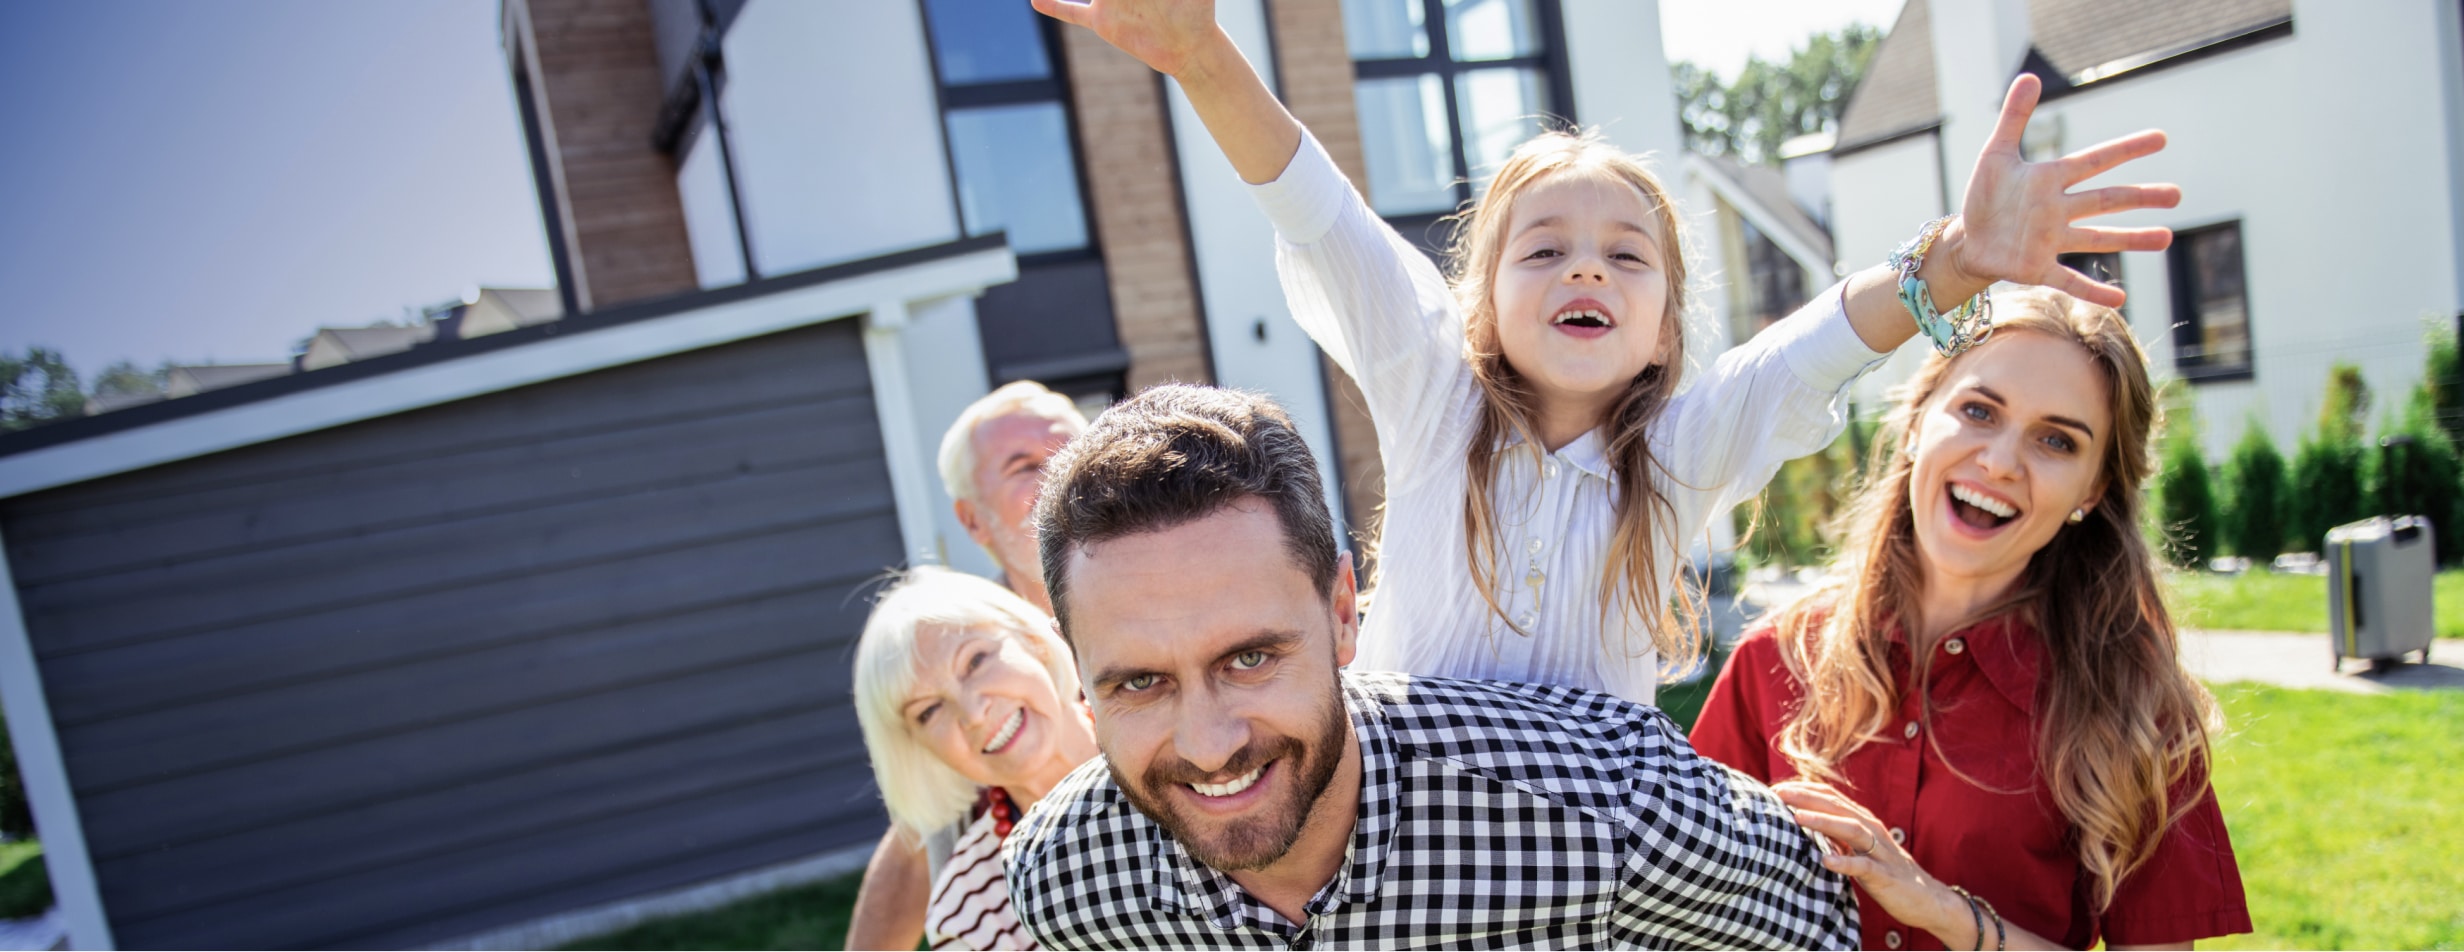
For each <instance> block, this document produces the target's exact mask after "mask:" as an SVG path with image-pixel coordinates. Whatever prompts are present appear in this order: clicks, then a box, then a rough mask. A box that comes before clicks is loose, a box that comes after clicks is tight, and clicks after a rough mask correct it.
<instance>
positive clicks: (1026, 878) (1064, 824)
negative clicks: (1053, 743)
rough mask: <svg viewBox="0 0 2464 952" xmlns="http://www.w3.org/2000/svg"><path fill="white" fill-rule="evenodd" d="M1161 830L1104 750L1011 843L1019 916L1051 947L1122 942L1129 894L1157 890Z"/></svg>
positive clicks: (1007, 850)
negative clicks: (1116, 776) (1117, 778)
mask: <svg viewBox="0 0 2464 952" xmlns="http://www.w3.org/2000/svg"><path fill="white" fill-rule="evenodd" d="M1154 835H1155V829H1154V826H1153V821H1151V820H1148V819H1147V818H1146V815H1145V814H1142V813H1139V812H1138V810H1137V808H1136V807H1134V806H1132V805H1131V804H1130V802H1129V798H1128V797H1126V796H1124V795H1123V794H1122V793H1121V788H1120V787H1119V786H1118V785H1117V784H1115V783H1113V780H1112V771H1111V768H1110V767H1108V766H1107V765H1106V764H1105V762H1104V759H1103V758H1102V757H1097V758H1095V759H1093V760H1089V761H1087V762H1086V763H1084V764H1081V765H1079V767H1078V769H1076V770H1073V771H1071V772H1070V774H1069V776H1068V777H1066V778H1063V779H1062V781H1061V782H1060V783H1059V784H1058V785H1056V786H1054V787H1053V788H1052V790H1051V791H1050V792H1048V793H1046V794H1045V795H1044V798H1043V799H1042V800H1040V801H1037V803H1036V804H1035V806H1034V808H1032V809H1030V810H1028V811H1027V814H1026V816H1024V817H1022V818H1020V819H1019V821H1018V825H1017V826H1016V827H1015V828H1014V829H1012V830H1011V831H1010V836H1009V840H1008V842H1007V843H1005V844H1003V847H1002V861H1003V866H1004V868H1005V870H1006V871H1007V873H1008V877H1009V887H1010V899H1011V909H1012V911H1013V913H1014V914H1015V915H1016V916H1017V917H1018V921H1019V923H1020V924H1022V925H1024V926H1026V928H1027V931H1028V932H1029V933H1031V934H1032V935H1034V936H1035V938H1036V940H1037V942H1038V943H1040V944H1042V945H1045V946H1047V947H1062V948H1080V947H1099V946H1102V947H1113V946H1118V945H1120V944H1121V943H1119V942H1117V941H1112V940H1116V939H1120V938H1122V936H1119V935H1114V933H1116V932H1119V931H1120V930H1122V929H1123V928H1124V926H1125V923H1126V921H1127V920H1126V919H1125V917H1124V916H1123V915H1122V913H1123V911H1124V910H1123V907H1122V904H1121V897H1124V896H1140V895H1144V894H1146V893H1147V892H1148V891H1149V890H1148V886H1149V884H1150V882H1151V866H1152V864H1153V863H1154V862H1155V858H1156V857H1155V850H1154V841H1153V837H1154ZM1129 918H1134V917H1129Z"/></svg>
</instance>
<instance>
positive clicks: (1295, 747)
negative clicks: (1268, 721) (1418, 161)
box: [1146, 737, 1301, 790]
mask: <svg viewBox="0 0 2464 952" xmlns="http://www.w3.org/2000/svg"><path fill="white" fill-rule="evenodd" d="M1300 752H1301V746H1300V741H1298V740H1295V739H1293V738H1291V737H1277V738H1275V739H1273V740H1268V741H1259V740H1252V741H1250V742H1249V743H1247V744H1245V745H1242V747H1241V749H1239V750H1237V751H1234V752H1233V753H1232V756H1231V758H1230V759H1228V760H1225V761H1224V764H1223V766H1221V767H1217V768H1215V769H1213V770H1200V769H1198V765H1196V764H1193V763H1190V762H1189V761H1187V760H1183V759H1181V758H1180V757H1177V756H1174V757H1171V758H1169V759H1165V758H1157V759H1156V760H1155V762H1153V763H1150V764H1148V765H1147V768H1146V785H1147V789H1150V790H1159V789H1162V788H1163V787H1164V786H1165V785H1166V784H1175V783H1182V784H1199V783H1225V782H1228V781H1232V780H1237V779H1240V778H1241V777H1243V776H1246V775H1248V773H1249V772H1250V771H1252V770H1256V769H1257V768H1258V767H1260V766H1261V765H1264V764H1267V763H1270V762H1272V761H1274V760H1276V759H1277V758H1280V757H1284V756H1286V755H1297V754H1299V753H1300Z"/></svg>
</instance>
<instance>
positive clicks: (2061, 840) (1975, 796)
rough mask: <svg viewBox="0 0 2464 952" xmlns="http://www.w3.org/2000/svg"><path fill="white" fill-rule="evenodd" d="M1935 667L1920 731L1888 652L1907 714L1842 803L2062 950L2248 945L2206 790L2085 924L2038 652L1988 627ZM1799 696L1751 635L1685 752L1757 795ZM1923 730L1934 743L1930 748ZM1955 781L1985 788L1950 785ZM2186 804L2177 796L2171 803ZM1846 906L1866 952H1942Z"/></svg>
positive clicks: (1894, 923)
mask: <svg viewBox="0 0 2464 952" xmlns="http://www.w3.org/2000/svg"><path fill="white" fill-rule="evenodd" d="M1934 651H1935V653H1936V657H1935V658H1934V666H1933V675H1932V678H1933V695H1934V716H1933V720H1932V723H1931V724H1930V725H1928V724H1924V723H1922V722H1920V720H1919V718H1918V702H1917V698H1916V697H1915V695H1914V694H1913V693H1912V692H1911V691H1909V690H1908V685H1909V683H1910V679H1911V678H1912V677H1913V673H1912V671H1911V668H1910V660H1909V657H1908V654H1909V650H1908V646H1907V644H1906V643H1905V642H1904V641H1901V642H1895V643H1894V644H1893V645H1892V646H1891V670H1892V672H1893V674H1894V676H1895V677H1896V678H1897V680H1898V683H1899V686H1900V687H1899V692H1898V693H1899V694H1900V696H1901V697H1903V698H1905V700H1904V701H1903V702H1902V703H1901V705H1900V709H1899V711H1898V713H1897V714H1895V715H1894V717H1893V719H1892V720H1891V721H1890V722H1888V723H1887V724H1886V726H1885V727H1884V729H1883V733H1882V736H1881V737H1879V738H1877V739H1875V740H1872V741H1868V742H1867V743H1866V744H1865V746H1863V747H1859V748H1857V749H1856V750H1855V751H1853V752H1851V753H1850V754H1849V755H1848V756H1847V757H1846V758H1845V759H1844V760H1843V761H1842V762H1841V763H1840V765H1839V773H1840V777H1841V780H1842V781H1844V782H1843V783H1842V784H1841V786H1842V788H1843V792H1845V793H1846V794H1847V795H1848V796H1849V797H1850V798H1851V799H1854V800H1855V801H1856V802H1857V803H1859V804H1861V805H1863V806H1864V807H1865V808H1866V809H1867V810H1871V811H1873V814H1874V816H1875V817H1876V818H1878V819H1880V820H1881V821H1882V823H1883V824H1884V825H1885V826H1886V827H1888V828H1889V829H1890V832H1891V836H1892V838H1893V839H1896V840H1899V841H1900V842H1901V843H1902V844H1903V845H1904V846H1905V848H1906V849H1907V850H1908V852H1909V854H1910V855H1911V856H1913V857H1915V858H1916V862H1917V865H1918V866H1920V867H1923V868H1924V869H1925V871H1926V872H1928V873H1930V874H1932V875H1933V877H1934V878H1935V879H1938V880H1941V881H1942V882H1945V883H1949V884H1952V885H1957V886H1963V887H1966V888H1967V889H1968V891H1970V892H1972V893H1975V894H1976V895H1978V896H1980V897H1982V898H1984V899H1985V900H1986V901H1988V902H1991V903H1992V904H1993V906H1994V909H1995V910H1996V911H1998V912H2000V913H2001V914H2002V917H2003V918H2004V919H2005V920H2008V921H2009V922H2010V923H2012V924H2014V925H2018V926H2021V927H2023V928H2026V929H2027V930H2028V931H2031V932H2034V933H2036V934H2037V935H2040V936H2044V937H2045V938H2047V939H2051V940H2054V941H2057V942H2060V943H2062V944H2063V946H2064V947H2065V948H2072V949H2085V948H2088V947H2089V946H2091V945H2093V944H2094V943H2095V942H2096V941H2097V940H2098V939H2100V938H2101V939H2103V940H2104V941H2105V942H2107V943H2108V944H2119V945H2154V944H2159V943H2168V942H2186V941H2190V940H2193V939H2203V938H2208V937H2212V936H2220V935H2230V934H2233V933H2237V932H2248V931H2250V912H2249V906H2248V904H2247V902H2245V901H2244V900H2243V898H2242V880H2241V871H2240V868H2239V867H2238V866H2236V865H2235V864H2234V862H2233V844H2232V841H2231V840H2230V839H2228V838H2227V837H2226V835H2225V828H2224V815H2223V813H2222V812H2221V811H2219V810H2218V809H2217V807H2216V794H2215V790H2214V788H2212V787H2210V786H2209V785H2207V784H2206V783H2205V782H2204V780H2202V781H2201V782H2200V783H2199V784H2198V786H2197V788H2196V795H2197V796H2198V798H2199V802H2198V805H2197V806H2195V807H2193V808H2191V811H2190V813H2189V814H2188V815H2186V816H2184V817H2183V818H2182V820H2181V821H2180V822H2179V823H2176V824H2174V825H2173V826H2172V827H2171V828H2169V829H2167V830H2166V831H2165V834H2164V839H2163V841H2162V842H2161V843H2160V844H2159V845H2158V847H2157V850H2156V855H2155V856H2154V857H2153V858H2151V859H2150V860H2148V862H2147V865H2145V866H2142V867H2140V868H2139V870H2138V871H2137V872H2135V873H2133V874H2131V876H2130V877H2129V878H2128V879H2125V880H2123V882H2122V885H2121V888H2119V889H2118V890H2116V891H2115V893H2114V897H2113V904H2112V905H2111V906H2110V907H2108V908H2106V909H2105V911H2104V913H2103V914H2102V915H2098V914H2096V913H2095V912H2093V911H2092V909H2093V907H2092V905H2091V901H2092V899H2093V895H2092V893H2091V891H2090V887H2089V884H2088V879H2087V876H2086V874H2085V871H2084V870H2083V869H2082V868H2081V866H2080V864H2079V858H2078V854H2077V853H2075V852H2074V851H2073V848H2072V846H2071V843H2070V841H2069V833H2070V824H2069V822H2068V821H2066V820H2064V819H2063V817H2062V814H2061V811H2059V810H2057V809H2056V808H2055V807H2054V802H2053V793H2052V789H2051V787H2049V786H2048V785H2047V784H2046V782H2045V778H2044V777H2043V776H2042V775H2040V774H2039V773H2038V772H2037V771H2036V769H2035V766H2036V732H2035V726H2034V717H2035V707H2036V681H2037V676H2038V672H2040V671H2042V670H2043V658H2044V645H2043V642H2041V641H2040V640H2038V638H2037V637H2036V634H2035V632H2034V630H2033V629H2031V628H2028V627H2026V626H2025V625H2023V624H2021V623H2019V622H2017V621H2012V620H1998V621H1989V622H1985V623H1983V624H1979V625H1976V626H1973V627H1970V628H1967V629H1965V630H1962V631H1958V632H1954V633H1952V634H1951V635H1950V636H1948V637H1945V638H1943V639H1942V641H1941V643H1940V644H1939V645H1937V646H1936V647H1935V648H1934ZM1803 692H1804V686H1803V685H1802V684H1801V683H1800V682H1799V681H1798V680H1797V679H1796V677H1795V676H1794V675H1791V674H1790V673H1789V672H1788V667H1787V664H1786V663H1785V662H1784V661H1783V660H1782V659H1781V658H1780V651H1779V643H1778V642H1777V641H1776V640H1775V639H1774V638H1773V636H1772V630H1771V628H1770V626H1768V625H1765V626H1763V627H1760V628H1758V629H1756V630H1755V631H1753V632H1751V633H1749V634H1747V635H1746V636H1745V640H1744V641H1743V642H1742V643H1740V644H1739V645H1738V646H1737V651H1736V653H1735V655H1733V656H1732V657H1730V658H1729V661H1728V667H1727V668H1726V669H1725V670H1723V671H1721V672H1720V677H1719V681H1718V682H1717V683H1716V684H1714V685H1713V686H1712V688H1711V696H1710V698H1709V699H1708V700H1706V701H1705V702H1704V704H1703V711H1702V716H1701V718H1700V719H1699V720H1697V721H1696V722H1695V724H1694V731H1693V742H1694V747H1695V749H1696V750H1698V751H1700V752H1701V753H1702V754H1703V755H1705V756H1708V757H1711V758H1713V759H1715V760H1718V761H1720V762H1721V763H1725V764H1727V765H1729V766H1731V767H1735V768H1737V769H1738V770H1741V771H1744V772H1745V773H1747V774H1750V775H1752V776H1754V777H1756V778H1758V779H1760V780H1762V781H1763V782H1765V783H1776V782H1779V781H1782V780H1788V779H1791V778H1794V777H1795V776H1796V775H1797V774H1796V771H1795V769H1793V768H1792V767H1790V766H1789V763H1788V760H1787V758H1785V757H1783V756H1781V755H1780V752H1779V750H1778V748H1776V747H1775V746H1773V744H1772V738H1774V737H1776V736H1777V735H1778V733H1779V730H1780V728H1781V726H1782V725H1783V724H1784V723H1785V721H1786V718H1787V716H1788V713H1789V711H1791V710H1792V709H1794V708H1795V707H1796V705H1797V704H1798V702H1799V700H1800V698H1802V696H1803ZM1927 730H1932V731H1935V732H1938V734H1939V736H1937V737H1934V738H1928V737H1926V736H1925V732H1926V731H1927ZM1953 766H1956V767H1957V768H1958V769H1959V771H1960V772H1963V773H1965V774H1967V775H1968V776H1969V777H1973V778H1975V779H1976V780H1977V781H1981V782H1982V783H1983V784H1984V785H1985V786H1979V785H1978V784H1976V783H1971V782H1970V781H1968V780H1966V779H1962V778H1961V776H1960V775H1959V773H1954V772H1952V769H1951V768H1952V767H1953ZM1987 787H1991V788H1993V789H1987ZM1997 791H2009V792H1997ZM2189 792H2190V790H2189V788H2187V787H2186V788H2184V789H2183V790H2181V791H2178V792H2177V793H2176V796H2181V795H2185V794H2188V793H2189ZM1857 900H1858V903H1859V905H1860V906H1861V907H1862V909H1861V912H1862V920H1863V922H1864V929H1865V932H1864V941H1865V947H1866V948H1869V949H1939V948H1942V944H1941V941H1940V940H1939V939H1937V938H1935V937H1934V936H1933V935H1931V934H1929V933H1927V932H1925V931H1924V930H1922V929H1916V928H1911V927H1909V926H1908V925H1907V924H1905V923H1902V922H1900V921H1898V920H1897V919H1894V918H1892V917H1891V914H1890V913H1888V912H1885V911H1883V909H1882V907H1881V905H1879V904H1877V903H1875V902H1873V901H1872V900H1871V898H1870V897H1868V896H1866V895H1865V892H1864V890H1862V889H1860V890H1858V891H1857ZM1989 928H1990V927H1989ZM1990 944H1991V943H1990V942H1988V945H1990Z"/></svg>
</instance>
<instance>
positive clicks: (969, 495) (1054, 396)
mask: <svg viewBox="0 0 2464 952" xmlns="http://www.w3.org/2000/svg"><path fill="white" fill-rule="evenodd" d="M1019 410H1029V411H1033V412H1034V413H1035V414H1036V415H1038V416H1041V417H1043V418H1044V419H1047V420H1051V421H1053V422H1055V423H1068V424H1072V425H1073V426H1074V427H1075V428H1076V429H1078V430H1084V429H1086V428H1087V415H1086V414H1084V413H1080V412H1078V405H1077V404H1075V403H1071V402H1070V400H1069V398H1068V397H1065V396H1062V395H1061V394H1059V393H1056V392H1054V391H1053V390H1052V389H1050V388H1048V387H1045V386H1044V385H1043V384H1040V383H1036V382H1035V381H1032V380H1017V381H1012V382H1010V383H1007V384H1003V385H1002V386H1001V388H1000V389H998V390H995V391H993V392H991V393H988V394H985V395H984V396H983V398H982V399H980V400H977V401H975V402H974V403H971V404H968V405H967V409H965V410H962V411H960V412H959V414H958V422H956V423H952V424H950V429H949V431H948V432H945V433H943V434H941V459H940V463H941V488H942V489H944V490H947V491H948V492H949V494H950V498H951V499H954V500H955V499H965V500H970V501H975V500H976V495H977V491H976V485H975V428H976V427H979V426H983V425H984V421H986V420H990V419H992V418H994V417H1000V416H1007V415H1009V414H1011V413H1014V412H1017V411H1019Z"/></svg>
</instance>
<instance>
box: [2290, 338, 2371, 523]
mask: <svg viewBox="0 0 2464 952" xmlns="http://www.w3.org/2000/svg"><path fill="white" fill-rule="evenodd" d="M2369 411H2370V387H2369V385H2368V384H2366V383H2363V382H2362V379H2361V371H2360V369H2359V368H2356V367H2354V366H2353V365H2351V364H2337V365H2335V367H2334V368H2333V369H2331V370H2329V371H2328V373H2327V399H2326V401H2325V403H2324V405H2323V406H2321V408H2320V409H2319V421H2318V428H2317V429H2315V430H2312V431H2311V432H2310V434H2309V435H2307V436H2305V437H2303V438H2302V441H2301V449H2300V450H2299V451H2297V452H2296V453H2295V454H2294V456H2293V478H2292V490H2293V498H2292V505H2291V506H2289V507H2287V508H2288V512H2287V515H2288V516H2289V518H2288V519H2287V520H2286V521H2287V522H2288V523H2290V528H2291V529H2292V532H2293V540H2292V545H2293V546H2294V547H2295V548H2297V549H2302V550H2307V551H2317V550H2318V548H2319V546H2321V545H2323V544H2324V540H2325V539H2326V537H2327V530H2329V529H2333V528H2335V527H2337V526H2340V525H2343V524H2345V523H2347V522H2351V521H2353V520H2355V519H2360V518H2364V517H2366V516H2368V515H2369V514H2370V512H2369V509H2370V494H2369V484H2368V483H2367V482H2366V480H2365V473H2364V471H2363V470H2364V467H2365V465H2366V463H2365V461H2366V459H2367V457H2368V455H2369V451H2368V449H2367V448H2365V447H2364V445H2363V443H2362V438H2361V427H2362V419H2363V417H2364V416H2365V415H2366V414H2368V413H2369Z"/></svg>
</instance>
